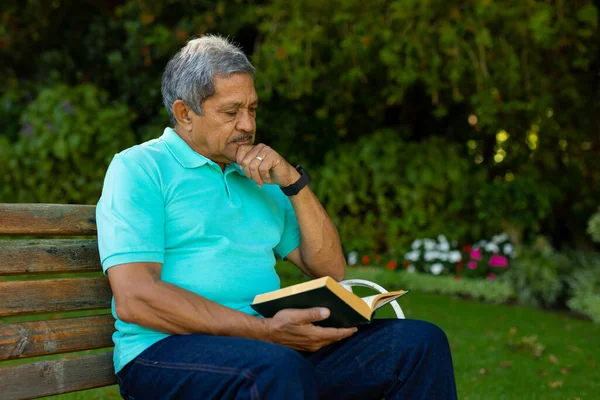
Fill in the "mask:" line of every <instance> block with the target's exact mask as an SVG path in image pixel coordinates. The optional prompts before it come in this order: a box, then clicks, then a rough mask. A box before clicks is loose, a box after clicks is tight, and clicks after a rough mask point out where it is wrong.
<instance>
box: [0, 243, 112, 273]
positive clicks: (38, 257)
mask: <svg viewBox="0 0 600 400" xmlns="http://www.w3.org/2000/svg"><path fill="white" fill-rule="evenodd" d="M98 271H102V267H101V265H100V256H99V254H98V241H97V240H95V239H89V240H78V239H54V240H0V275H18V274H31V273H34V274H37V273H44V274H48V273H61V272H63V273H64V272H98Z"/></svg>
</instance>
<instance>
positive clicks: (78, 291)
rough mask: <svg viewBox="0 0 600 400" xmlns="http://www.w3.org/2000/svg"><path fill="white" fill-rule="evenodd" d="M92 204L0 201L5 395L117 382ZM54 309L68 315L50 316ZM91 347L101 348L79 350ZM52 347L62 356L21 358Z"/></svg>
mask: <svg viewBox="0 0 600 400" xmlns="http://www.w3.org/2000/svg"><path fill="white" fill-rule="evenodd" d="M95 209H96V208H95V207H94V206H82V205H52V204H0V236H9V238H7V237H2V238H0V239H3V240H0V398H1V399H3V400H8V399H30V398H36V397H42V396H49V395H54V394H59V393H67V392H73V391H79V390H84V389H90V388H96V387H101V386H107V385H113V384H115V383H116V377H115V375H114V370H113V363H112V346H113V342H112V339H111V335H112V333H113V332H114V319H113V317H112V315H111V314H110V302H111V296H112V292H111V290H110V286H109V283H108V279H107V278H106V277H105V276H103V275H102V274H101V271H102V270H101V266H100V260H99V256H98V242H97V239H96V237H95V236H96V216H95ZM16 236H20V237H27V238H26V239H23V238H16ZM73 236H75V237H76V238H72V237H73ZM51 237H60V238H51ZM65 237H67V238H65ZM69 237H71V238H69ZM85 237H87V238H85ZM92 310H102V311H96V312H90V311H92ZM75 311H78V312H79V315H81V314H82V313H81V311H86V312H87V313H83V314H86V315H85V316H74V315H72V314H73V313H71V312H75ZM55 313H66V314H62V315H61V316H60V318H56V316H55V315H54V314H55ZM69 313H71V314H69ZM95 349H103V350H96V351H92V352H83V353H81V351H82V350H95ZM73 352H80V353H73ZM63 353H73V354H63ZM57 354H63V355H61V356H55V357H53V358H52V357H51V358H49V359H45V360H44V359H42V360H26V359H28V358H30V357H39V356H49V355H57ZM14 360H19V361H14ZM21 360H24V361H21Z"/></svg>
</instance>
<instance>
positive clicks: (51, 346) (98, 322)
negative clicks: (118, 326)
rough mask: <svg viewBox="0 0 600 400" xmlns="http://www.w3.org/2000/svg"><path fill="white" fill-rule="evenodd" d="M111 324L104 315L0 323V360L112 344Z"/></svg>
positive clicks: (113, 329) (112, 330) (108, 317)
mask: <svg viewBox="0 0 600 400" xmlns="http://www.w3.org/2000/svg"><path fill="white" fill-rule="evenodd" d="M114 323H115V319H114V318H113V317H112V315H110V314H106V315H95V316H92V317H78V318H66V319H55V320H48V321H32V322H20V323H13V324H4V325H0V361H6V360H12V359H18V358H27V357H36V356H45V355H50V354H58V353H67V352H70V351H80V350H91V349H101V348H103V347H111V346H112V345H113V341H112V334H113V332H114V331H115V328H114Z"/></svg>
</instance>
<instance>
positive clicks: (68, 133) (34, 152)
mask: <svg viewBox="0 0 600 400" xmlns="http://www.w3.org/2000/svg"><path fill="white" fill-rule="evenodd" d="M132 117H133V116H132V114H131V112H130V110H129V109H128V108H127V106H126V105H117V104H112V103H110V102H109V100H108V97H107V95H106V93H104V92H103V91H101V90H99V89H97V88H96V87H95V86H93V85H89V84H87V85H80V86H76V87H73V88H70V87H67V86H64V85H57V86H54V87H52V88H47V89H44V90H42V91H41V92H40V94H39V96H38V97H37V98H36V99H35V100H34V101H33V102H31V103H30V104H29V105H27V107H26V109H25V111H24V113H23V114H22V116H21V130H20V132H19V138H18V139H17V141H16V142H14V143H9V141H8V140H6V139H4V138H0V139H4V140H3V142H2V143H0V144H1V146H0V160H2V161H0V162H1V164H0V169H2V171H1V172H2V173H1V175H0V179H1V180H2V185H1V187H0V201H1V202H41V203H84V204H92V203H95V202H96V201H97V200H98V198H99V196H100V192H101V189H102V183H103V179H104V174H105V173H106V168H107V166H108V164H109V162H110V160H111V159H112V157H113V156H114V155H115V154H116V153H117V152H119V151H121V150H123V149H125V148H127V147H130V146H132V145H133V144H134V142H135V141H134V138H133V134H132V131H131V127H130V122H131V120H132Z"/></svg>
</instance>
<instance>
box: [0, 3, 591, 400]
mask: <svg viewBox="0 0 600 400" xmlns="http://www.w3.org/2000/svg"><path fill="white" fill-rule="evenodd" d="M598 7H600V4H599V3H598V2H597V1H592V0H577V1H569V2H565V1H546V0H526V1H523V0H518V1H517V0H506V1H503V2H494V1H481V0H467V1H463V2H460V4H459V3H456V2H448V1H445V0H428V1H417V0H392V1H387V0H372V1H369V2H364V1H359V0H326V1H318V2H315V1H309V0H297V1H294V2H293V3H290V2H288V1H283V0H268V1H241V0H220V1H214V2H212V1H202V0H156V1H145V0H122V1H108V2H105V1H90V2H80V1H68V0H60V1H59V0H56V1H52V2H46V1H41V0H24V1H20V2H11V1H9V2H6V3H5V4H3V5H2V6H1V8H2V11H1V13H0V15H1V18H2V22H3V24H1V25H0V31H1V32H2V35H0V51H1V54H2V55H1V57H2V62H0V74H2V76H3V77H4V79H3V80H2V82H0V88H1V89H2V90H1V91H0V119H1V120H2V122H3V126H2V129H0V203H65V204H69V203H72V204H96V202H97V200H98V197H99V195H100V191H101V189H102V184H103V178H104V174H105V172H106V168H107V166H108V164H109V163H110V161H111V159H112V157H113V156H114V154H116V153H118V152H119V151H121V150H123V149H125V148H128V147H130V146H132V145H134V144H136V143H141V142H144V141H146V140H149V139H151V138H155V137H157V136H159V135H160V134H161V133H162V131H163V129H164V127H165V126H166V125H167V124H168V118H167V115H166V112H165V111H164V109H163V108H162V103H161V93H160V79H161V73H162V70H163V68H164V66H165V64H166V62H167V61H168V60H169V58H170V57H171V56H172V55H173V54H174V53H175V52H176V51H177V50H178V49H179V48H181V46H182V45H184V44H185V42H186V41H187V40H188V39H190V38H193V37H196V36H198V35H202V34H205V33H215V34H222V35H224V36H229V37H230V38H232V39H233V40H234V41H235V42H236V43H237V44H239V45H240V46H241V47H242V49H243V50H244V51H245V52H246V54H247V55H248V56H249V58H250V59H251V60H252V62H253V64H254V65H255V66H256V68H257V75H256V82H255V84H256V89H257V93H258V95H259V98H260V109H259V111H258V114H257V126H258V129H257V136H258V139H257V140H258V141H259V142H264V143H267V144H268V145H270V146H271V147H273V148H274V149H276V150H277V151H278V152H280V153H281V154H282V155H284V156H285V157H286V158H287V159H288V160H289V161H290V162H291V163H293V164H302V165H303V166H304V167H305V168H306V169H307V170H308V171H310V174H311V176H312V178H313V181H312V183H311V188H312V190H313V191H314V192H315V194H316V195H317V197H318V198H319V199H320V201H321V202H322V204H323V206H324V207H325V208H326V210H327V212H328V213H329V215H330V216H331V218H332V219H333V220H334V223H335V224H336V226H337V228H338V231H339V233H340V236H341V239H342V244H343V247H344V253H345V255H346V258H347V264H348V269H347V277H353V278H364V279H369V280H372V281H375V282H378V283H380V284H381V285H383V286H384V287H386V288H387V289H389V290H392V289H410V290H411V293H410V294H409V295H408V296H404V297H403V298H402V299H400V303H401V306H402V308H403V310H404V312H405V314H406V315H407V317H408V318H417V319H423V320H428V321H431V322H434V323H436V324H438V325H440V326H441V327H442V328H443V329H444V330H445V331H446V333H447V335H448V338H449V341H450V343H451V346H452V351H453V357H454V366H455V371H456V379H457V386H458V392H459V398H460V399H463V400H474V399H517V398H518V399H571V400H575V399H592V398H595V397H597V393H598V392H600V383H599V382H598V380H597V379H596V377H597V376H598V374H599V371H598V368H599V365H600V135H598V131H597V127H598V126H600V98H599V97H598V96H597V89H598V87H599V85H600V76H599V75H598V68H599V67H600V30H599V29H598ZM190 10H193V12H190ZM277 269H278V272H279V273H280V276H281V278H282V285H289V284H292V283H296V282H299V281H301V280H303V279H306V278H305V277H304V276H303V275H302V274H301V273H300V272H298V271H297V270H295V269H294V268H292V267H291V266H290V265H289V264H288V263H285V262H281V263H279V264H278V265H277ZM0 279H3V278H0ZM391 316H392V314H391V310H389V309H387V308H386V309H383V310H381V312H379V313H378V317H384V318H385V317H391ZM4 322H7V320H0V323H4ZM0 365H1V364H0ZM118 397H119V396H118V390H117V389H116V387H109V388H103V389H96V390H91V391H87V392H81V393H76V394H69V395H62V396H56V398H64V399H84V398H85V399H93V398H97V399H110V398H118Z"/></svg>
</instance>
